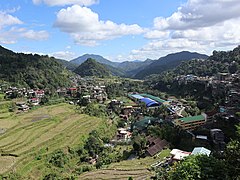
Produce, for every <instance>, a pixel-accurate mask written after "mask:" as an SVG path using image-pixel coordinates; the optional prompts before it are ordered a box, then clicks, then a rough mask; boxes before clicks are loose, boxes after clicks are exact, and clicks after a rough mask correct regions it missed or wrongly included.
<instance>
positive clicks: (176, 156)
mask: <svg viewBox="0 0 240 180" xmlns="http://www.w3.org/2000/svg"><path fill="white" fill-rule="evenodd" d="M170 154H171V155H172V160H175V161H180V160H182V159H183V158H185V157H187V156H189V155H190V154H191V152H187V151H182V150H180V149H172V151H171V152H170Z"/></svg>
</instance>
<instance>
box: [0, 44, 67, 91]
mask: <svg viewBox="0 0 240 180" xmlns="http://www.w3.org/2000/svg"><path fill="white" fill-rule="evenodd" d="M0 62H1V63H0V64H1V65H0V79H1V80H4V81H7V82H10V83H12V84H13V85H14V86H24V87H30V88H39V89H56V88H58V87H66V86H69V85H70V81H69V78H68V76H69V75H68V72H67V71H66V70H65V69H64V68H63V66H62V65H61V64H59V63H58V62H57V60H56V59H55V58H49V57H48V56H39V55H37V54H34V55H32V54H23V53H14V52H12V51H10V50H7V49H5V48H3V47H0Z"/></svg>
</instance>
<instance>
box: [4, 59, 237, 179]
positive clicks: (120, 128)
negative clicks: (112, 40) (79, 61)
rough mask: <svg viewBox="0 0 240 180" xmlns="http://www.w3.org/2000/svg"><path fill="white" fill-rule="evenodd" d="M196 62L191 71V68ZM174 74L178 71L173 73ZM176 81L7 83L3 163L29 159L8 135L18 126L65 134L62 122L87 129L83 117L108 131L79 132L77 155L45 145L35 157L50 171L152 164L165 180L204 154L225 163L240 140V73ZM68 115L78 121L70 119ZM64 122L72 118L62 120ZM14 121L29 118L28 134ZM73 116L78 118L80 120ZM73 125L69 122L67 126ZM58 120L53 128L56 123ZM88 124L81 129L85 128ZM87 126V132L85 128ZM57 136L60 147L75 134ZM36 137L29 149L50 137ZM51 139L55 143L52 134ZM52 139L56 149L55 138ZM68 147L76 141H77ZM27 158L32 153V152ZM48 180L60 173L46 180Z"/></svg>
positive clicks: (93, 79) (91, 79)
mask: <svg viewBox="0 0 240 180" xmlns="http://www.w3.org/2000/svg"><path fill="white" fill-rule="evenodd" d="M201 61H202V62H203V63H202V64H205V63H206V64H208V63H209V62H208V60H206V61H204V60H196V59H195V60H193V62H197V63H200V62H201ZM89 63H90V64H91V63H93V64H96V62H95V61H94V60H90V61H89V62H88V63H87V64H89ZM189 63H190V64H191V61H189ZM183 64H184V63H183ZM181 65H182V64H181ZM181 65H180V66H181ZM225 65H226V64H225ZM98 66H99V65H97V66H94V67H95V68H96V67H98ZM226 66H227V67H228V66H231V65H230V64H228V65H226ZM85 68H86V67H85ZM101 68H102V66H101ZM97 69H98V68H96V69H95V70H94V71H97ZM175 71H178V69H175V70H173V72H175ZM89 72H90V71H89ZM100 74H101V73H100ZM168 74H171V71H170V72H169V73H166V76H167V75H168ZM160 77H161V76H160ZM163 77H164V76H163ZM172 77H173V78H172V79H171V81H170V82H171V83H169V82H165V81H162V79H160V80H158V79H157V78H153V80H150V81H149V79H146V80H144V81H143V80H137V79H127V78H122V77H113V76H102V77H101V75H100V76H95V75H93V76H80V75H77V74H74V73H72V74H69V84H70V85H69V86H66V85H67V84H66V85H65V86H58V87H57V88H56V89H53V88H52V87H51V86H49V87H51V88H37V87H36V88H31V87H29V86H22V85H19V84H16V85H15V84H14V83H8V82H6V81H1V83H0V95H1V96H0V106H1V107H3V110H1V112H2V115H1V116H0V119H3V120H4V121H3V123H2V125H1V126H2V127H0V134H1V136H2V141H3V142H4V144H6V145H3V146H0V152H1V156H0V157H2V158H5V157H14V158H18V157H22V158H23V157H24V155H23V154H21V153H20V154H19V153H18V152H19V151H20V152H22V151H23V152H25V151H24V148H23V149H22V147H24V146H22V145H21V144H22V143H23V142H24V141H20V140H17V141H16V142H14V141H13V142H12V143H16V148H14V146H12V145H11V143H9V142H8V134H9V133H10V136H11V128H13V129H14V128H15V127H18V126H19V127H18V128H17V129H16V131H13V132H14V133H17V132H18V131H19V129H21V130H22V131H23V134H24V132H25V131H26V132H28V128H27V127H28V123H29V121H28V119H29V117H28V116H30V119H32V120H31V121H30V122H31V124H32V125H31V126H33V127H34V126H38V123H43V124H42V125H41V126H40V127H43V128H45V126H46V125H44V124H45V123H49V122H51V123H53V122H54V123H57V124H56V125H55V126H56V127H58V128H60V127H61V126H60V124H61V123H66V124H65V125H64V126H67V125H68V124H69V125H71V126H73V127H75V125H74V124H76V123H80V122H81V121H80V120H79V119H78V118H80V119H81V118H82V117H84V118H82V119H83V120H84V121H85V120H87V119H93V121H94V122H95V124H97V123H100V124H101V125H99V127H101V128H98V127H95V126H94V125H91V128H88V129H89V131H86V130H85V131H86V132H88V133H85V131H83V132H81V131H79V130H78V128H77V127H75V130H74V131H72V132H73V133H74V132H75V134H76V135H78V136H79V137H81V138H80V139H81V140H80V142H81V143H82V144H83V145H82V146H78V147H77V149H74V148H76V144H75V143H74V144H70V145H69V146H67V148H68V150H67V152H65V151H63V150H61V149H59V150H56V148H58V146H56V147H55V146H52V147H54V148H53V150H52V151H49V147H48V146H46V147H45V148H43V149H42V150H41V151H42V152H44V153H42V152H41V153H40V152H35V153H36V154H38V153H39V155H38V156H36V157H35V153H34V156H32V155H31V157H32V158H33V159H35V161H36V163H37V161H39V160H41V161H43V162H42V163H48V164H50V166H49V169H48V170H49V171H50V172H52V171H53V168H56V167H58V168H63V167H66V166H70V165H69V163H70V162H71V163H73V164H74V166H73V167H72V168H74V169H75V170H74V176H79V175H82V174H84V173H85V172H88V171H93V170H97V169H102V168H103V169H104V168H106V167H108V166H111V164H114V163H117V162H125V161H126V162H134V161H137V160H138V159H142V160H144V159H147V161H148V160H149V163H148V165H147V167H148V168H149V170H148V171H147V174H148V177H151V176H153V174H152V173H153V172H154V173H155V176H158V175H159V171H160V172H167V171H168V170H169V169H172V168H173V167H174V165H175V164H177V163H182V162H184V161H186V162H187V161H188V158H187V157H193V158H194V157H195V156H194V155H199V154H200V155H203V157H205V156H206V157H208V158H212V157H214V158H215V157H224V156H225V154H226V153H227V152H228V144H229V143H231V139H233V138H235V137H236V134H235V132H234V131H233V129H234V128H236V127H235V126H236V125H237V124H238V123H239V122H240V114H239V112H240V109H239V104H240V102H239V95H240V86H239V79H240V73H239V71H234V73H231V72H225V71H224V72H218V73H216V74H213V75H210V74H206V75H202V74H201V75H198V74H181V73H179V74H178V75H177V76H176V75H173V76H172ZM164 88H165V89H164ZM162 89H163V90H162ZM164 90H166V91H165V92H164ZM173 92H176V93H175V94H174V93H173ZM48 108H50V109H52V111H53V112H52V113H53V114H51V113H49V112H51V110H50V109H49V110H43V109H48ZM55 108H60V109H61V108H63V109H62V110H58V111H59V112H61V111H64V112H65V113H64V114H63V115H58V116H56V115H54V113H57V112H58V111H56V112H55V111H54V109H55ZM42 112H45V113H42ZM35 113H37V115H34V116H33V117H32V118H31V116H32V115H31V114H35ZM68 113H70V114H71V115H69V117H68ZM61 116H62V118H63V117H65V118H64V119H62V120H57V119H58V118H60V117H61ZM85 116H87V117H85ZM15 117H19V119H18V121H21V117H26V118H23V119H24V121H26V122H27V124H26V127H25V128H26V130H25V128H23V129H22V128H21V126H22V125H21V123H19V124H18V123H17V124H15V123H16V122H14V123H13V121H12V120H11V122H12V123H13V124H15V126H12V125H11V124H10V125H9V124H8V121H9V119H11V118H15ZM71 117H74V118H73V119H74V120H73V121H72V120H71ZM52 118H53V119H52ZM68 118H69V120H68V121H69V122H68V123H67V121H65V119H68ZM51 119H52V121H49V120H51ZM70 122H71V123H73V124H70ZM88 122H89V123H90V122H91V121H88ZM88 122H84V123H88ZM84 123H83V124H82V123H80V124H81V125H84ZM33 124H35V125H33ZM80 124H79V126H80ZM59 126H60V127H59ZM9 127H10V128H9ZM46 127H47V126H46ZM84 127H85V125H84V126H83V127H82V128H84ZM48 128H49V129H48V131H43V132H45V133H46V132H51V131H54V129H53V130H52V128H51V127H50V126H49V127H48ZM69 128H70V127H69ZM30 129H31V128H30ZM70 129H71V128H70ZM90 130H91V131H90ZM54 132H55V133H56V132H57V133H58V132H60V134H57V135H58V136H59V137H61V138H62V141H60V142H62V143H63V142H68V141H66V140H64V138H72V137H74V135H71V136H70V135H66V136H62V135H61V134H62V133H69V132H68V131H64V130H63V131H59V130H57V131H54ZM14 133H13V134H14ZM29 133H30V136H29V138H32V139H29V138H27V137H26V138H25V140H26V142H27V144H29V145H30V147H32V146H33V145H32V143H33V144H34V143H41V142H38V140H37V139H35V137H38V136H39V137H41V136H44V134H45V133H42V134H41V135H38V136H31V133H33V134H34V131H33V132H32V131H30V132H29ZM78 133H80V135H79V134H78ZM81 133H83V135H82V134H81ZM46 136H49V137H51V134H48V135H46ZM16 137H18V136H16ZM50 139H51V141H50V142H51V143H53V144H54V143H55V138H54V136H53V137H52V138H50ZM0 141H1V137H0ZM46 142H48V141H46ZM46 142H44V143H46ZM69 142H75V140H74V139H72V140H71V141H69ZM44 143H43V144H44ZM63 144H64V143H63ZM18 146H20V147H18ZM39 146H40V144H39ZM40 147H41V146H40ZM50 147H51V146H50ZM12 148H13V150H11V149H12ZM65 148H66V146H65ZM72 148H73V149H72ZM48 151H49V152H48ZM26 152H31V148H30V149H29V150H27V151H26ZM46 152H48V153H47V154H46ZM74 154H75V155H74ZM76 154H77V155H76ZM72 156H77V158H80V161H79V162H78V163H76V162H75V158H72ZM56 157H57V158H56ZM196 157H198V156H196ZM61 158H65V160H64V159H61ZM49 159H50V160H49ZM58 159H60V161H59V160H58ZM190 159H191V158H190ZM4 160H5V159H4ZM14 161H17V160H14ZM6 162H8V163H10V162H11V161H6ZM14 164H15V163H13V164H12V163H10V164H8V166H5V167H2V169H4V171H3V172H7V171H8V170H9V169H8V168H7V167H13V166H14ZM20 167H21V166H20ZM23 167H24V166H23ZM5 168H7V169H5ZM0 170H1V168H0ZM145 170H146V168H145ZM35 171H37V170H36V169H35ZM29 172H31V171H29ZM58 173H59V174H61V175H64V173H65V171H64V173H62V172H60V169H59V170H58ZM150 174H151V175H150ZM160 174H161V173H160ZM49 175H51V176H52V175H53V174H52V173H50V174H45V175H44V176H45V177H48V176H49ZM86 175H87V173H86ZM64 176H65V177H66V175H64Z"/></svg>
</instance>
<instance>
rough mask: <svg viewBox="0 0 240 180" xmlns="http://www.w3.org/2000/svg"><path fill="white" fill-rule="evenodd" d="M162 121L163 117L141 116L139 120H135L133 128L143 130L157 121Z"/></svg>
mask: <svg viewBox="0 0 240 180" xmlns="http://www.w3.org/2000/svg"><path fill="white" fill-rule="evenodd" d="M161 122H162V119H159V118H155V117H149V116H145V117H140V119H139V121H137V122H135V123H134V124H133V125H132V129H136V130H139V131H142V130H144V129H146V128H147V127H148V126H149V125H151V124H156V123H161Z"/></svg>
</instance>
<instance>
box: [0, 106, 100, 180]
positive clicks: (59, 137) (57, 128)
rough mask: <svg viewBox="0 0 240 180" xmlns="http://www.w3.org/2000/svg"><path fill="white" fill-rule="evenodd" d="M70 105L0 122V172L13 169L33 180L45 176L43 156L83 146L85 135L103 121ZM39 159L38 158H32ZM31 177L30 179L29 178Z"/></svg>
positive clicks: (50, 107) (14, 116) (10, 117)
mask: <svg viewBox="0 0 240 180" xmlns="http://www.w3.org/2000/svg"><path fill="white" fill-rule="evenodd" d="M73 107H74V106H70V105H68V104H58V105H52V106H46V107H42V108H39V109H36V110H33V111H31V112H28V113H23V114H20V115H12V116H9V117H8V118H6V119H0V128H1V127H5V128H7V129H8V130H7V132H6V133H5V134H3V135H1V136H0V153H1V154H8V153H10V154H14V155H17V156H19V157H12V156H0V162H1V163H0V173H3V172H6V171H9V170H14V171H17V173H19V174H20V175H23V176H25V177H31V178H33V179H35V178H37V177H41V175H43V174H45V164H44V161H45V158H44V157H45V155H47V154H49V153H51V152H53V151H54V150H56V149H59V148H64V147H67V146H70V147H74V146H76V145H80V144H82V143H83V140H84V139H85V138H86V137H87V134H88V133H89V132H90V131H92V130H93V129H96V128H97V127H99V125H100V124H102V123H103V121H104V120H102V119H98V118H94V117H90V116H87V115H80V114H77V113H75V111H74V109H73ZM38 156H41V157H43V158H41V159H38V160H37V158H36V157H38ZM30 175H31V176H30Z"/></svg>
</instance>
